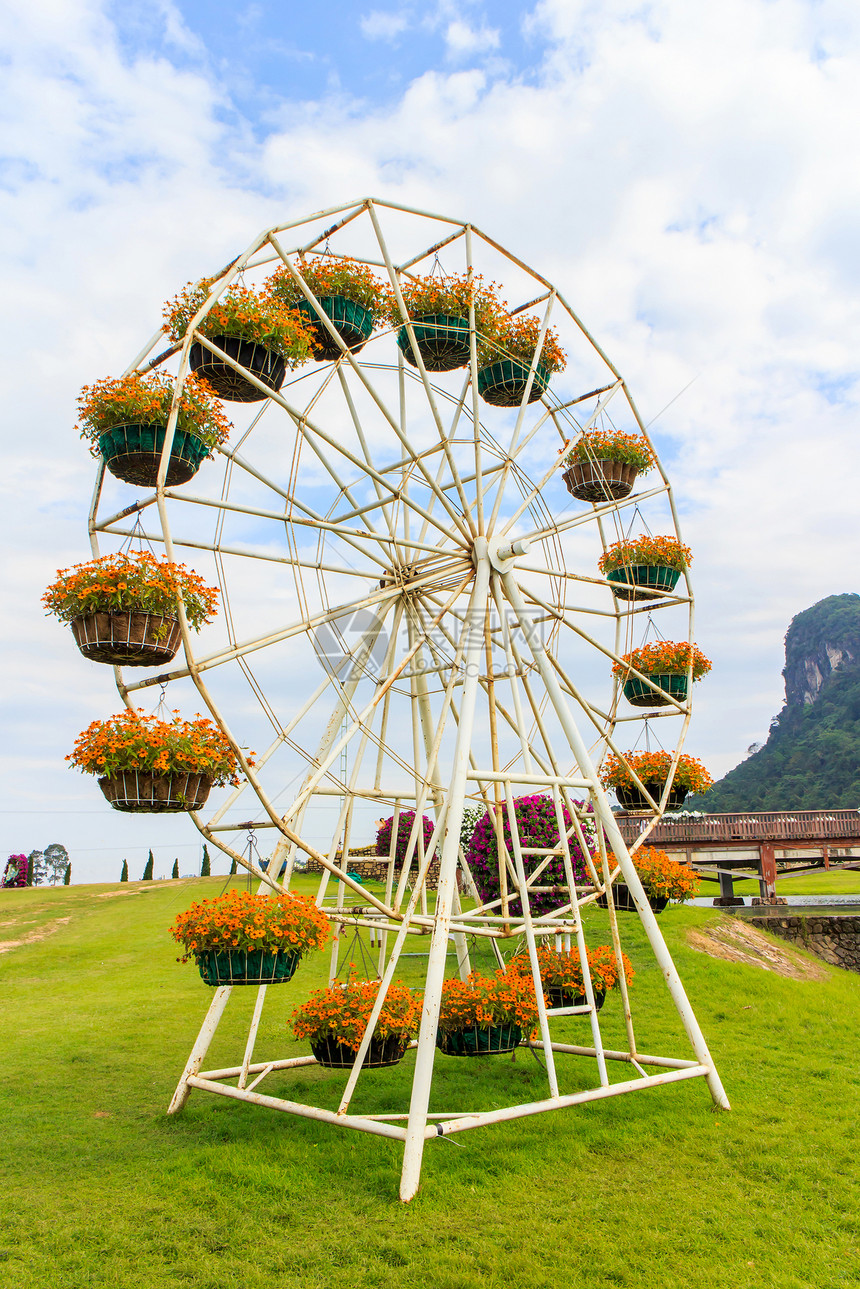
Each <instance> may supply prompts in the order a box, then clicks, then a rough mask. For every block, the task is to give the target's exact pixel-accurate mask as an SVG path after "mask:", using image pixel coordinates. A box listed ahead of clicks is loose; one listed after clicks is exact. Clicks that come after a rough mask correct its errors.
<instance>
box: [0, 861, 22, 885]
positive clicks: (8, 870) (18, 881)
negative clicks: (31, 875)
mask: <svg viewBox="0 0 860 1289" xmlns="http://www.w3.org/2000/svg"><path fill="white" fill-rule="evenodd" d="M26 885H27V856H26V855H10V856H9V858H8V859H7V860H6V867H5V868H4V870H3V880H2V882H0V886H5V887H6V888H7V889H8V888H10V887H15V886H26Z"/></svg>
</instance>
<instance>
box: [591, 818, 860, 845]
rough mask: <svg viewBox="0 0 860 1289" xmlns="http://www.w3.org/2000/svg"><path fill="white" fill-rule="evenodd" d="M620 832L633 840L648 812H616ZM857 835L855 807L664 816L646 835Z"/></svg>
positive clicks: (859, 822) (787, 838)
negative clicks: (619, 813) (643, 813)
mask: <svg viewBox="0 0 860 1289" xmlns="http://www.w3.org/2000/svg"><path fill="white" fill-rule="evenodd" d="M616 820H617V823H618V826H619V828H620V829H621V835H622V836H623V837H624V840H625V841H627V842H631V841H635V839H636V838H637V837H638V836H639V834H640V832H642V830H643V829H644V828H645V827H647V824H648V822H649V816H647V815H623V814H622V815H617V816H616ZM853 837H857V838H860V811H858V810H768V811H744V812H740V811H738V812H735V813H732V814H720V815H704V814H703V815H693V814H690V815H684V814H677V815H669V816H664V817H663V819H661V820H660V822H659V823H658V824H657V826H656V827H655V828H654V829H653V831H652V832H651V833H650V834H649V837H648V844H653V845H655V846H659V845H660V844H661V843H672V842H683V841H697V842H703V841H707V842H713V843H714V845H719V844H720V843H721V842H724V843H730V842H735V843H737V842H744V841H750V842H757V841H770V842H784V843H788V844H790V843H791V842H792V841H821V842H826V841H828V840H829V839H839V840H848V839H849V838H853Z"/></svg>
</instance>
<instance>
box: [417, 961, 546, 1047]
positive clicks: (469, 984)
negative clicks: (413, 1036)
mask: <svg viewBox="0 0 860 1289" xmlns="http://www.w3.org/2000/svg"><path fill="white" fill-rule="evenodd" d="M536 1022H537V999H536V998H535V990H534V981H533V980H532V978H531V976H530V975H529V976H526V975H521V974H519V972H517V971H507V972H505V971H497V972H496V973H495V975H494V976H481V975H479V974H478V973H477V972H474V971H473V972H472V974H471V975H470V976H469V979H468V980H455V979H451V980H446V981H445V983H444V984H443V986H442V1001H441V1006H440V1009H439V1025H438V1029H437V1031H436V1046H437V1047H438V1048H439V1050H440V1051H441V1052H444V1053H445V1054H446V1055H447V1056H495V1055H497V1054H499V1053H501V1052H512V1051H513V1050H514V1048H516V1047H517V1046H518V1045H519V1044H520V1043H521V1042H522V1038H523V1034H524V1033H525V1034H530V1033H531V1031H532V1029H533V1028H534V1026H535V1024H536Z"/></svg>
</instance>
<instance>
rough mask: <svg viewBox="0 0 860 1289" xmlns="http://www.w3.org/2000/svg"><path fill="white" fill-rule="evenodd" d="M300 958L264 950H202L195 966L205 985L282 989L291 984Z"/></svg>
mask: <svg viewBox="0 0 860 1289" xmlns="http://www.w3.org/2000/svg"><path fill="white" fill-rule="evenodd" d="M300 958H301V954H299V953H297V952H293V953H288V952H287V951H286V950H283V949H281V950H277V951H270V950H267V949H221V950H219V949H204V950H203V951H202V952H200V953H198V954H197V966H198V969H199V971H200V975H201V976H202V977H203V980H204V982H205V984H207V985H212V986H216V987H217V986H219V985H283V984H285V983H286V982H287V981H288V980H292V978H293V976H294V975H295V971H296V967H297V966H298V965H299V960H300Z"/></svg>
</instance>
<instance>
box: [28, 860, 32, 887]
mask: <svg viewBox="0 0 860 1289" xmlns="http://www.w3.org/2000/svg"><path fill="white" fill-rule="evenodd" d="M27 885H28V886H32V885H33V856H32V855H31V856H30V858H29V859H28V860H27Z"/></svg>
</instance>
